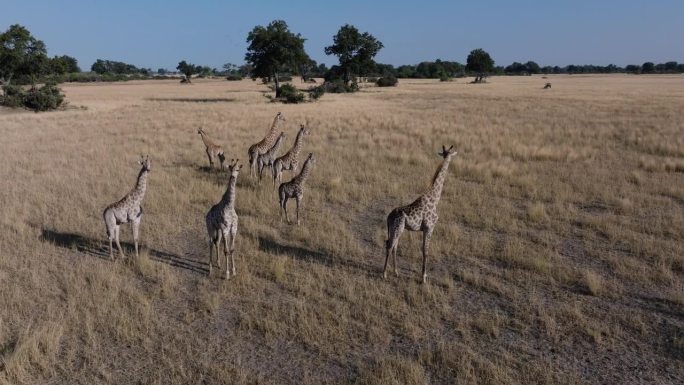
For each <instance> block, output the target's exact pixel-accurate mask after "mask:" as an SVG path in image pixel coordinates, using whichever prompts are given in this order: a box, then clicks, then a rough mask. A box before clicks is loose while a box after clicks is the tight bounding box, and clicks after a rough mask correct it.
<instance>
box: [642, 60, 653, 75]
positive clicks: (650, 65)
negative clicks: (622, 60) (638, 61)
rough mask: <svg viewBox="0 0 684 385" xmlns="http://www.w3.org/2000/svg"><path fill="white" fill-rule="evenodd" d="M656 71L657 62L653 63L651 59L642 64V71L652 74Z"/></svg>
mask: <svg viewBox="0 0 684 385" xmlns="http://www.w3.org/2000/svg"><path fill="white" fill-rule="evenodd" d="M653 72H655V64H653V63H652V62H650V61H647V62H646V63H644V64H643V65H642V66H641V73H643V74H652V73H653Z"/></svg>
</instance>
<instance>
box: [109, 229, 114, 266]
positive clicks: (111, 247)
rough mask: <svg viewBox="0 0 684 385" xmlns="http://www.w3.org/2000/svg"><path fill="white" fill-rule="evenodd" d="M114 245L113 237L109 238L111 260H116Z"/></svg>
mask: <svg viewBox="0 0 684 385" xmlns="http://www.w3.org/2000/svg"><path fill="white" fill-rule="evenodd" d="M112 249H113V245H112V236H111V235H110V236H109V259H110V260H112V261H113V260H114V252H113V251H112Z"/></svg>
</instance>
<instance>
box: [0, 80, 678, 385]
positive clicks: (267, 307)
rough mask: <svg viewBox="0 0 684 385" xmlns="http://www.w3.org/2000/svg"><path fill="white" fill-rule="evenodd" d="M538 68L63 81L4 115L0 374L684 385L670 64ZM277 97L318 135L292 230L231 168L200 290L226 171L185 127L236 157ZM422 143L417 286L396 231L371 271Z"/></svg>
mask: <svg viewBox="0 0 684 385" xmlns="http://www.w3.org/2000/svg"><path fill="white" fill-rule="evenodd" d="M549 78H550V80H545V79H540V78H539V77H515V78H499V77H496V78H492V79H491V82H490V83H488V84H484V85H470V84H466V81H464V80H458V81H456V82H449V83H439V82H436V81H430V80H424V81H401V82H400V85H399V87H397V88H392V89H386V88H382V89H381V88H375V87H365V88H364V89H363V90H362V92H360V93H357V94H355V95H325V96H324V97H323V98H322V99H321V100H320V101H319V102H316V103H309V104H304V105H278V104H273V103H269V102H268V101H267V99H266V98H265V97H264V96H263V93H262V92H264V91H266V88H265V87H264V86H263V85H260V84H257V83H253V82H251V81H242V82H225V81H218V80H216V81H211V80H207V81H197V82H196V83H195V84H193V85H189V86H183V85H179V84H178V83H177V82H176V81H168V82H167V81H148V82H129V83H117V84H73V85H65V86H64V90H65V92H66V95H67V98H68V100H69V102H70V105H71V108H69V109H67V110H65V111H60V112H53V113H42V114H34V113H16V112H13V113H7V112H6V111H2V112H0V135H1V136H2V140H0V153H1V154H2V156H3V159H2V162H0V180H2V182H0V183H1V188H0V207H2V215H1V216H0V384H34V383H57V384H62V383H63V384H72V383H102V384H120V383H144V384H219V383H226V384H241V383H277V384H282V383H297V384H306V383H309V384H319V383H359V384H387V383H396V384H423V383H448V384H451V383H459V384H514V383H541V384H564V383H567V384H572V383H680V381H681V375H682V373H683V372H684V350H683V349H682V346H684V344H683V343H682V341H684V337H683V336H684V296H683V295H682V293H683V292H684V290H683V289H682V287H683V286H682V282H683V278H684V256H683V254H684V253H682V250H683V249H684V240H683V239H684V173H683V172H682V170H683V168H682V165H683V164H684V135H682V133H683V132H684V114H682V106H684V78H682V77H681V76H584V77H582V76H550V77H549ZM546 81H551V82H552V83H553V89H551V90H542V89H541V88H542V86H543V85H544V83H545V82H546ZM276 111H283V112H284V114H285V116H286V117H287V118H288V121H287V123H286V125H285V126H284V128H285V129H286V131H287V133H288V134H289V138H290V140H288V145H289V143H291V140H292V139H293V138H294V134H295V132H296V130H297V128H298V125H299V123H306V124H308V125H309V126H310V127H311V130H312V135H311V136H309V137H307V138H306V141H305V144H304V154H306V153H308V152H314V153H315V154H316V158H317V163H316V165H315V167H314V169H313V171H312V176H311V179H310V180H309V181H308V189H307V191H306V195H305V198H304V201H303V211H302V214H303V223H302V225H301V226H299V227H296V226H287V225H285V224H284V223H282V222H281V221H280V220H279V217H278V204H277V198H276V194H275V192H274V191H273V190H272V186H271V185H269V183H268V182H266V183H262V185H261V186H258V185H257V184H256V182H255V181H254V180H252V179H250V178H249V175H248V172H247V170H246V169H245V170H244V171H243V172H242V174H241V175H240V177H239V179H238V192H237V212H238V215H239V216H240V229H239V232H238V239H237V251H236V263H237V269H238V276H237V277H236V278H235V279H233V280H230V281H227V282H224V281H222V280H217V279H208V278H207V277H206V268H207V254H208V242H207V239H206V233H205V232H206V230H205V226H204V215H205V213H206V212H207V210H208V209H209V207H211V205H212V204H214V203H215V202H217V201H218V200H219V199H220V197H221V195H222V193H223V192H224V189H225V187H226V183H227V175H226V174H225V173H221V172H212V171H209V170H208V169H207V167H206V166H207V160H206V158H205V154H204V147H203V145H202V143H201V141H200V138H199V136H198V135H197V134H196V129H197V126H199V125H202V126H203V127H204V128H205V129H206V131H207V132H208V134H209V135H210V136H211V137H212V138H213V139H214V140H216V141H217V142H219V143H220V144H222V145H223V146H224V147H225V148H226V150H227V154H226V155H227V157H228V158H229V159H230V158H232V157H238V158H240V159H242V160H243V162H246V155H247V154H246V152H247V148H248V147H249V145H250V144H252V143H254V142H256V141H258V140H259V139H260V138H261V137H262V136H263V134H264V133H265V132H266V130H267V128H268V126H269V124H270V122H271V120H272V118H273V116H274V114H275V113H276ZM442 144H446V145H450V144H454V145H455V146H456V148H457V149H458V151H459V155H458V156H457V157H456V158H455V159H454V160H453V162H452V165H451V168H450V171H449V176H448V178H447V180H446V183H445V187H444V194H443V196H442V201H441V203H440V206H439V211H440V222H439V224H438V225H437V228H436V230H435V233H434V235H433V242H432V245H431V256H430V259H429V265H428V268H429V282H430V284H429V285H427V286H421V285H419V284H418V282H417V281H418V279H419V271H420V261H421V258H420V254H419V252H420V235H419V234H416V233H404V235H403V236H402V239H401V241H400V246H399V256H398V257H399V264H400V277H399V278H394V277H393V276H391V278H389V279H388V280H387V281H383V280H382V279H380V269H381V268H382V263H383V261H384V248H383V242H384V239H385V236H386V228H385V218H386V216H387V214H388V213H389V211H390V210H391V209H392V208H394V207H397V206H399V205H403V204H406V203H409V202H411V201H412V200H413V199H415V197H416V196H417V195H418V194H419V193H420V192H421V191H422V190H423V189H424V188H425V185H426V184H427V183H428V181H429V178H430V176H431V175H432V174H433V172H434V170H435V168H436V167H437V165H438V163H439V161H440V158H439V157H438V156H437V154H436V152H437V150H438V149H439V148H440V146H441V145H442ZM140 153H149V154H150V157H151V159H152V161H153V164H152V167H153V168H152V173H151V175H150V179H149V189H148V192H147V196H146V197H145V201H144V207H145V215H144V218H143V221H142V226H141V241H142V245H143V252H142V254H141V257H140V258H139V259H130V260H125V261H122V260H117V261H116V262H114V263H112V262H110V261H108V260H107V259H106V253H107V250H106V247H105V244H106V242H105V227H104V223H103V221H102V216H101V215H102V210H103V209H104V207H105V206H106V205H107V204H109V203H111V202H114V201H115V200H116V199H119V198H120V197H121V196H122V195H123V194H125V193H126V192H127V191H128V190H129V189H130V188H131V187H132V185H133V183H134V180H135V176H136V175H137V172H138V166H137V164H136V163H135V161H136V160H137V157H138V155H139V154H140ZM289 176H290V175H289V174H286V178H288V177H289ZM292 207H293V206H292ZM122 230H123V231H122V234H123V235H122V240H123V241H125V242H126V243H127V247H126V248H127V250H128V251H129V254H130V253H131V249H132V247H131V246H130V244H128V242H130V241H131V235H130V229H129V228H128V227H123V228H122Z"/></svg>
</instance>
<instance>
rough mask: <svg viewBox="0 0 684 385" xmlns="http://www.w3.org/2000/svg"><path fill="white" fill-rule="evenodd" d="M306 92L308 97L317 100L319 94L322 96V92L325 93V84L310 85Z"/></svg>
mask: <svg viewBox="0 0 684 385" xmlns="http://www.w3.org/2000/svg"><path fill="white" fill-rule="evenodd" d="M307 92H308V93H309V99H311V100H318V99H319V98H320V97H321V96H323V94H325V84H321V85H320V86H316V87H311V88H309V90H308V91H307Z"/></svg>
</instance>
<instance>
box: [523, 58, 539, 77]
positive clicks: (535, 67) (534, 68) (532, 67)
mask: <svg viewBox="0 0 684 385" xmlns="http://www.w3.org/2000/svg"><path fill="white" fill-rule="evenodd" d="M525 68H527V73H529V74H538V73H540V72H541V67H540V66H539V64H537V63H535V62H533V61H532V60H530V61H528V62H527V63H525Z"/></svg>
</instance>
